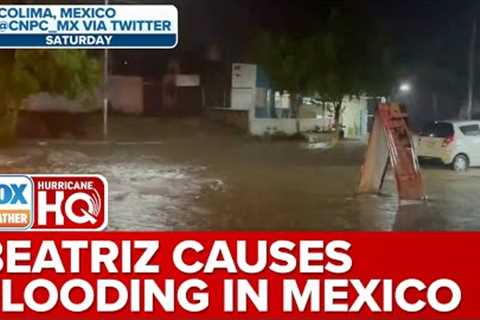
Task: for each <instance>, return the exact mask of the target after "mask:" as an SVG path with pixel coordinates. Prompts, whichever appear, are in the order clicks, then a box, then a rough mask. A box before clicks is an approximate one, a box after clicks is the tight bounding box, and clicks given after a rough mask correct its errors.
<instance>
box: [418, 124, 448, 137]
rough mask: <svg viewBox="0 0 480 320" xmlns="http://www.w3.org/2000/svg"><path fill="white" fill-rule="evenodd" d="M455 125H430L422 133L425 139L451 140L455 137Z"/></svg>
mask: <svg viewBox="0 0 480 320" xmlns="http://www.w3.org/2000/svg"><path fill="white" fill-rule="evenodd" d="M454 132H455V131H454V130H453V125H452V124H451V123H446V122H432V123H429V124H428V125H427V126H426V127H425V129H424V130H423V132H422V136H424V137H432V138H449V137H452V136H453V135H454Z"/></svg>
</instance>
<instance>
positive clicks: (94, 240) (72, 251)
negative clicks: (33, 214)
mask: <svg viewBox="0 0 480 320" xmlns="http://www.w3.org/2000/svg"><path fill="white" fill-rule="evenodd" d="M0 245H1V247H0V249H1V251H0V259H1V260H0V272H1V279H0V288H1V289H0V290H1V301H0V303H1V309H0V311H1V312H2V319H20V318H22V319H50V318H55V317H68V319H229V318H242V319H292V318H295V319H318V318H322V319H457V320H458V319H479V318H480V308H479V304H478V294H477V290H478V287H479V285H480V280H478V270H479V269H480V259H479V258H478V256H477V254H476V253H475V251H474V250H472V249H473V248H476V247H478V246H480V234H476V233H475V234H470V233H465V234H463V233H438V234H431V233H425V234H421V233H420V234H405V233H402V234H398V233H96V234H95V233H78V234H70V233H56V234H52V233H48V234H47V233H15V234H10V233H4V234H2V235H1V236H0Z"/></svg>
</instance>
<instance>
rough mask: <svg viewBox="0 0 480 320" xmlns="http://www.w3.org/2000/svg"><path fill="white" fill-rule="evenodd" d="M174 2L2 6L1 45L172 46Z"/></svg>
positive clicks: (175, 16) (175, 17)
mask: <svg viewBox="0 0 480 320" xmlns="http://www.w3.org/2000/svg"><path fill="white" fill-rule="evenodd" d="M177 44H178V10H177V8H176V7H175V6H173V5H108V6H105V5H0V48H15V49H19V48H23V49H27V48H35V49H39V48H43V49H60V48H61V49H75V48H77V49H78V48H82V49H106V48H112V49H173V48H175V47H176V46H177Z"/></svg>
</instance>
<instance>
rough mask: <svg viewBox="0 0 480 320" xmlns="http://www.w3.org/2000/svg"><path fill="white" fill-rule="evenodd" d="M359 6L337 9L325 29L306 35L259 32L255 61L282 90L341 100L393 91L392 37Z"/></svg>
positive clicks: (332, 100)
mask: <svg viewBox="0 0 480 320" xmlns="http://www.w3.org/2000/svg"><path fill="white" fill-rule="evenodd" d="M369 21H370V20H369V19H366V18H365V16H363V15H362V14H358V12H357V11H355V10H348V9H345V8H343V9H341V10H332V12H331V14H330V17H329V18H328V20H327V21H326V22H325V24H324V25H323V26H322V28H321V29H320V30H319V31H317V32H315V33H314V34H312V35H310V36H307V37H304V38H294V37H286V36H279V37H275V36H273V35H271V34H268V33H260V34H259V36H258V37H257V39H256V41H255V43H254V46H253V52H254V55H253V56H254V60H255V61H256V62H257V63H258V64H260V65H262V66H264V67H265V69H266V70H267V72H268V73H269V75H270V76H271V78H272V81H273V82H274V83H275V85H276V87H277V88H278V89H287V90H290V91H292V92H295V93H298V94H304V95H314V94H317V95H319V96H320V97H321V98H322V100H324V101H329V102H335V103H340V104H341V101H342V99H343V97H344V96H348V95H350V96H353V95H360V94H369V95H378V96H380V95H388V94H389V91H390V89H391V86H392V84H393V79H394V75H395V72H394V68H393V64H392V59H391V49H390V44H389V41H388V38H387V37H386V36H385V35H384V34H383V33H381V32H379V31H378V30H379V28H378V27H377V26H375V25H373V24H372V23H369Z"/></svg>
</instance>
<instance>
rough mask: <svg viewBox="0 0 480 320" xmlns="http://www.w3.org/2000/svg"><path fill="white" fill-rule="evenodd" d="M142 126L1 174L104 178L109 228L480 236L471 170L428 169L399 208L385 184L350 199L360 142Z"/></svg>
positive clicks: (13, 158) (63, 146)
mask: <svg viewBox="0 0 480 320" xmlns="http://www.w3.org/2000/svg"><path fill="white" fill-rule="evenodd" d="M123 121H125V120H123ZM142 121H143V123H141V124H140V125H139V124H138V123H135V124H131V123H130V124H129V126H126V124H124V123H120V124H118V125H117V127H116V128H115V127H114V129H113V133H112V141H111V142H109V143H101V142H87V143H85V142H78V141H76V142H74V141H49V142H44V143H39V142H38V141H29V142H27V143H23V144H20V145H19V146H17V147H15V148H11V149H8V150H4V151H3V152H2V154H1V158H0V160H1V162H2V163H3V166H2V168H3V172H13V171H15V172H20V171H28V172H36V173H42V172H43V173H100V174H103V175H105V176H106V177H107V179H108V180H109V183H110V229H112V230H116V229H122V230H387V231H388V230H480V208H479V205H480V198H479V196H478V194H479V192H478V191H480V171H479V170H472V171H470V172H469V173H468V174H465V175H458V174H456V173H453V172H451V171H449V170H446V169H443V168H427V169H426V170H425V172H424V173H425V179H426V185H427V192H428V194H429V196H430V199H431V200H430V201H429V202H428V203H426V204H418V205H410V206H402V207H399V205H398V202H397V199H396V195H395V187H394V181H393V179H392V177H391V176H389V177H388V180H387V183H386V185H385V190H384V194H382V195H379V196H368V195H367V196H357V195H355V190H356V186H357V184H358V178H359V167H360V164H361V161H362V157H363V153H364V150H365V145H364V144H362V143H360V142H353V141H350V142H344V143H341V144H339V145H337V146H336V147H334V148H331V149H313V150H312V149H308V148H305V146H304V145H302V144H301V143H299V142H297V141H285V142H271V141H270V142H267V141H257V140H252V139H250V138H246V137H244V136H242V135H240V134H238V133H237V132H232V131H230V130H226V129H224V128H220V127H217V126H214V125H210V124H207V123H205V122H204V121H199V120H189V121H183V122H181V123H178V122H167V123H165V122H161V120H153V119H148V120H142ZM125 127H131V128H130V131H128V132H127V130H126V129H125ZM152 127H154V128H155V130H152V129H151V128H152ZM147 128H150V129H147Z"/></svg>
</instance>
